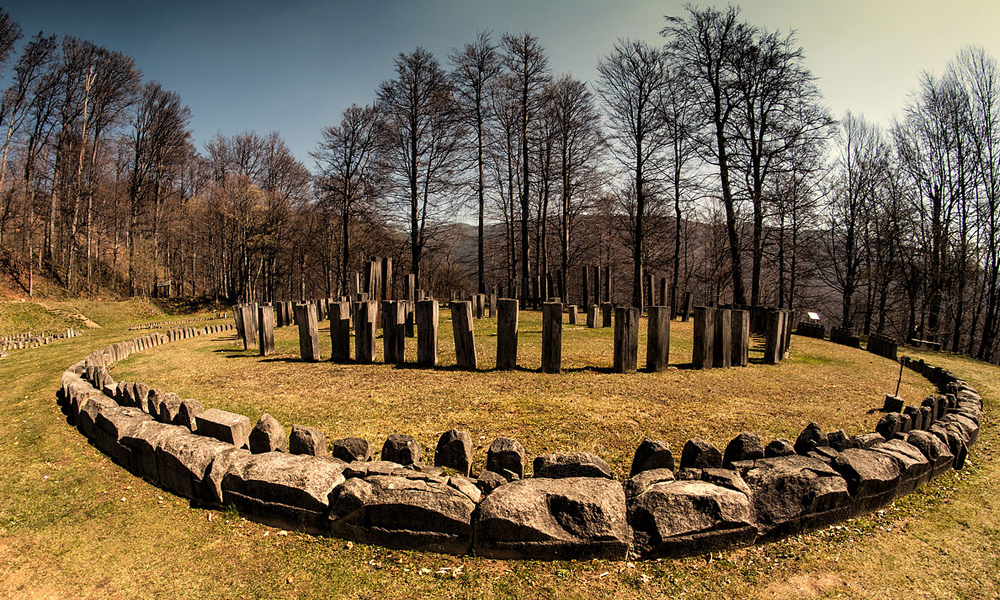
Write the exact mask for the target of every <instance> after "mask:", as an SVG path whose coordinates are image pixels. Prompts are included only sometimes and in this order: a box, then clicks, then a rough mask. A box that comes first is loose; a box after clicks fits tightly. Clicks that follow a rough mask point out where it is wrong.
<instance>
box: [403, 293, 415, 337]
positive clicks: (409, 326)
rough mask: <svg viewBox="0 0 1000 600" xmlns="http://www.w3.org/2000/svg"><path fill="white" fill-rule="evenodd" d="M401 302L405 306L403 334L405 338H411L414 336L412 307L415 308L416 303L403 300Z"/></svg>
mask: <svg viewBox="0 0 1000 600" xmlns="http://www.w3.org/2000/svg"><path fill="white" fill-rule="evenodd" d="M402 302H403V304H404V305H405V306H404V308H403V312H404V317H403V321H404V324H403V333H404V334H405V335H406V337H408V338H411V337H414V336H415V335H416V334H415V333H414V327H413V326H414V322H413V307H414V306H416V302H414V301H413V300H403V301H402Z"/></svg>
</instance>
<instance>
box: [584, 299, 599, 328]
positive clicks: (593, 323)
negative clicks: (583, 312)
mask: <svg viewBox="0 0 1000 600" xmlns="http://www.w3.org/2000/svg"><path fill="white" fill-rule="evenodd" d="M597 313H598V308H597V305H596V304H591V305H590V310H588V311H587V327H588V328H590V329H596V328H597V319H598V316H597Z"/></svg>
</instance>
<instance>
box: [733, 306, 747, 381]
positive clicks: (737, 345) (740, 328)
mask: <svg viewBox="0 0 1000 600" xmlns="http://www.w3.org/2000/svg"><path fill="white" fill-rule="evenodd" d="M732 327H733V329H732V334H731V339H732V343H733V354H732V357H731V358H730V363H729V364H730V366H733V367H745V366H747V364H749V357H750V313H749V312H748V311H745V310H739V309H734V310H733V314H732Z"/></svg>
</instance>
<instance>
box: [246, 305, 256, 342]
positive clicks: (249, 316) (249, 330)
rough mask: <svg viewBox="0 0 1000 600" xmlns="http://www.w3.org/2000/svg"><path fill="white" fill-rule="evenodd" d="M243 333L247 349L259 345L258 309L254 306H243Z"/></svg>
mask: <svg viewBox="0 0 1000 600" xmlns="http://www.w3.org/2000/svg"><path fill="white" fill-rule="evenodd" d="M243 333H244V336H245V342H244V343H245V345H246V348H247V349H249V348H252V347H254V346H256V345H257V308H256V305H254V304H244V305H243Z"/></svg>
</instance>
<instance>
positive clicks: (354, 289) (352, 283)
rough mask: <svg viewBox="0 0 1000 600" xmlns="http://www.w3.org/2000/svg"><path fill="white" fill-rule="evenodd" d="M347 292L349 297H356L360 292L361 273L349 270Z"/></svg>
mask: <svg viewBox="0 0 1000 600" xmlns="http://www.w3.org/2000/svg"><path fill="white" fill-rule="evenodd" d="M347 293H348V294H350V296H351V298H357V296H358V294H360V293H361V273H355V272H351V273H348V274H347Z"/></svg>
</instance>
